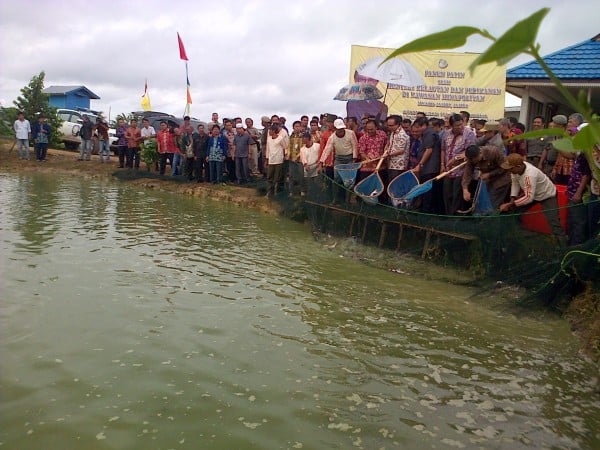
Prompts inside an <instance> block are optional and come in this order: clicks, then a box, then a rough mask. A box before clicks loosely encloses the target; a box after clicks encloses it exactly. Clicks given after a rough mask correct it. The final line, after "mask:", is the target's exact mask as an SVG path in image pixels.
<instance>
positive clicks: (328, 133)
mask: <svg viewBox="0 0 600 450" xmlns="http://www.w3.org/2000/svg"><path fill="white" fill-rule="evenodd" d="M332 134H333V131H331V130H330V129H329V128H328V129H327V130H325V131H321V141H320V142H319V147H321V148H320V152H319V161H320V160H321V156H323V151H324V150H325V146H326V145H327V141H328V140H329V137H330V136H331V135H332ZM324 166H326V167H331V166H333V152H331V153H330V154H329V157H328V158H327V160H326V161H325V164H324Z"/></svg>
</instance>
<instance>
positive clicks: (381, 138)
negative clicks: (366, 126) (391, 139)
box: [358, 130, 388, 171]
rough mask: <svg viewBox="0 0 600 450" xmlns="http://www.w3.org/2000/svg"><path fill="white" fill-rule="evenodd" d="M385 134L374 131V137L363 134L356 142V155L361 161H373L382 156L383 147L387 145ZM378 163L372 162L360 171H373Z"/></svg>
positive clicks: (380, 131)
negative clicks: (357, 154)
mask: <svg viewBox="0 0 600 450" xmlns="http://www.w3.org/2000/svg"><path fill="white" fill-rule="evenodd" d="M387 140H388V138H387V134H385V131H382V130H376V131H375V135H374V136H370V135H369V133H366V132H365V133H364V134H363V135H362V137H361V138H360V140H359V141H358V153H359V156H360V159H361V160H363V161H364V160H367V159H375V158H379V157H380V156H381V155H383V152H384V150H385V146H386V144H387ZM377 163H378V161H377V162H376V161H373V162H372V163H370V164H366V165H363V167H361V168H360V169H361V170H363V171H365V170H367V171H368V170H373V169H375V166H377Z"/></svg>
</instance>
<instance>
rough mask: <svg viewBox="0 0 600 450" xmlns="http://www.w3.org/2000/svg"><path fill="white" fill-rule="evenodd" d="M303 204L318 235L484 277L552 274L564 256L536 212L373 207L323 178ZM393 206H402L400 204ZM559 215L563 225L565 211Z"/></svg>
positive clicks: (312, 185) (591, 245)
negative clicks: (389, 250)
mask: <svg viewBox="0 0 600 450" xmlns="http://www.w3.org/2000/svg"><path fill="white" fill-rule="evenodd" d="M339 190H345V191H346V195H345V196H342V195H335V198H334V193H336V192H339ZM305 199H306V201H305V207H306V214H307V216H308V218H309V220H310V221H311V223H312V224H313V226H314V227H316V228H317V229H318V230H319V231H321V232H325V233H330V234H338V235H346V236H354V237H358V238H359V239H360V241H361V242H363V243H366V244H375V245H378V246H380V247H386V248H392V249H397V250H399V251H403V252H408V253H415V254H420V255H421V256H422V257H424V258H431V259H443V261H445V262H450V263H453V264H458V265H459V266H463V267H468V268H476V267H477V268H480V269H482V270H483V272H484V273H485V274H487V275H494V276H504V277H508V278H513V277H514V278H519V277H520V276H525V274H526V273H529V272H531V271H536V272H537V271H538V269H540V267H543V266H544V265H545V264H546V263H547V262H552V267H553V269H552V270H554V269H555V268H556V267H558V265H559V262H560V259H561V258H562V255H564V254H565V253H566V251H567V250H566V249H560V248H559V247H558V245H557V243H556V241H555V239H554V237H553V236H552V235H551V234H549V228H548V225H547V223H546V219H545V216H544V215H543V213H542V212H541V210H539V209H536V208H535V207H534V208H532V211H531V212H526V213H524V214H498V213H496V212H492V213H491V214H478V213H477V212H478V209H477V208H474V212H473V213H472V214H466V215H465V214H462V215H454V216H450V215H437V214H427V213H422V212H419V211H416V210H413V209H410V208H403V207H394V206H391V205H389V204H388V203H387V202H386V201H385V200H383V199H382V198H381V196H380V198H379V202H378V203H375V204H373V202H368V201H364V199H363V198H361V196H360V195H356V193H354V192H353V191H352V190H351V189H346V188H345V187H344V186H343V185H339V184H337V183H336V182H334V181H333V180H331V179H330V178H328V177H326V176H324V175H322V176H320V177H317V178H315V179H314V180H312V182H311V183H309V186H308V190H307V194H306V197H305ZM392 200H393V199H392ZM397 204H398V205H400V206H402V202H397ZM558 210H559V215H560V217H561V222H563V225H564V224H565V223H566V216H567V207H566V206H561V207H559V208H558ZM536 230H537V231H536ZM596 245H597V239H596V240H592V241H591V242H588V243H587V244H585V247H586V248H587V249H590V248H591V249H593V248H595V246H596ZM542 272H544V271H543V270H542ZM552 275H553V273H543V274H539V275H538V276H539V277H540V279H539V280H538V281H540V283H542V282H544V281H545V280H547V279H548V278H549V277H551V276H552Z"/></svg>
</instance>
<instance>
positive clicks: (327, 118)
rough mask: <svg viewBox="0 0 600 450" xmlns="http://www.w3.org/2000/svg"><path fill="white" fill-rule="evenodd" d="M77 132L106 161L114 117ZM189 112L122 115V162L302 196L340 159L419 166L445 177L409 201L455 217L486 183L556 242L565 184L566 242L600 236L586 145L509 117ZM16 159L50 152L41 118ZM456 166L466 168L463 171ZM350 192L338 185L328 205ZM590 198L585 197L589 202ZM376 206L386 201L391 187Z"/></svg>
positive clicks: (539, 120)
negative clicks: (563, 142)
mask: <svg viewBox="0 0 600 450" xmlns="http://www.w3.org/2000/svg"><path fill="white" fill-rule="evenodd" d="M83 117H84V118H83V124H82V126H81V130H80V138H81V145H80V155H79V160H86V161H89V160H90V159H91V153H92V148H93V142H92V139H93V136H94V134H96V135H97V136H98V140H99V143H100V145H99V148H100V150H99V157H100V161H101V162H109V161H110V148H109V140H108V125H107V124H106V122H104V121H103V120H102V118H100V120H99V121H98V122H97V124H95V125H94V124H92V123H91V121H90V120H89V118H87V117H86V116H83ZM190 120H191V119H190V117H188V116H186V117H184V120H183V123H182V125H180V126H179V127H176V128H174V127H170V126H169V124H168V122H166V121H163V122H161V124H160V129H159V131H158V132H156V130H154V128H153V127H152V126H150V124H149V122H148V120H147V119H143V120H142V128H138V127H137V120H135V119H133V120H131V121H130V123H129V124H128V125H127V124H126V123H125V121H124V120H123V119H119V121H118V124H117V128H116V137H117V148H118V161H119V168H129V169H134V168H139V165H140V149H141V147H142V146H143V145H144V143H145V142H148V141H149V140H155V141H156V144H157V149H158V153H159V162H158V167H159V171H160V174H161V175H164V174H165V171H166V166H167V165H170V166H171V176H179V175H184V176H185V177H186V178H187V179H188V180H189V181H195V182H197V183H202V182H211V183H214V184H217V183H224V182H229V183H236V184H246V183H249V182H251V181H252V180H254V179H256V177H264V178H265V179H266V180H267V184H268V188H267V193H266V196H267V197H271V196H273V195H276V194H279V193H281V192H284V191H286V192H287V194H288V195H289V196H296V195H301V196H303V195H305V193H306V192H307V189H308V186H309V183H311V182H314V180H315V179H316V178H317V176H318V175H319V174H320V173H323V174H324V175H325V176H327V177H329V178H331V179H332V180H334V181H335V182H336V183H335V184H334V191H335V189H336V187H337V186H339V185H341V184H342V182H341V179H340V176H339V173H337V171H336V166H337V165H339V164H347V163H351V162H364V163H363V164H362V165H361V167H360V169H359V171H358V174H357V182H358V181H360V180H361V179H364V178H366V177H367V176H368V175H370V174H371V173H373V171H374V170H375V167H376V166H377V164H378V162H379V160H381V159H384V161H385V165H383V168H382V169H381V176H382V178H383V181H384V183H385V185H386V186H387V185H388V184H389V183H390V182H391V181H392V180H393V179H394V178H395V177H397V176H398V175H400V174H402V173H404V172H405V171H408V170H410V171H412V172H413V173H414V174H415V176H416V177H417V179H418V181H419V182H420V183H424V182H426V181H428V180H431V179H433V178H435V177H437V176H438V175H440V174H444V173H446V172H447V173H446V174H445V176H444V177H443V179H442V180H440V181H434V182H433V188H432V189H431V190H430V191H428V192H427V193H426V194H425V195H423V196H422V197H421V198H418V199H417V200H416V201H415V202H414V203H413V205H412V207H413V209H416V210H419V211H422V212H425V213H431V214H450V215H454V214H458V213H460V212H461V211H464V210H469V203H470V202H472V201H473V194H474V186H475V185H476V183H477V182H478V180H481V182H484V183H486V186H487V190H488V192H489V195H490V199H491V203H492V205H493V207H494V209H496V210H497V211H500V212H507V211H524V210H526V209H528V208H530V207H531V206H533V205H534V204H538V203H540V204H541V205H542V207H543V209H544V211H545V214H546V216H547V218H548V222H549V224H550V226H551V228H552V231H553V234H554V235H555V237H556V239H557V241H558V242H559V243H560V244H561V245H564V244H566V242H567V236H565V234H564V232H563V230H562V228H561V227H560V222H559V220H558V213H557V207H558V204H557V189H556V185H564V186H565V190H566V196H567V200H568V202H569V209H568V216H569V221H568V223H569V232H568V243H569V244H571V245H574V244H579V243H582V242H584V241H585V240H586V239H588V238H589V237H591V236H594V235H595V233H597V229H598V222H599V220H600V205H599V204H598V202H597V201H596V202H593V200H598V196H599V195H600V186H599V184H598V182H597V181H596V180H594V179H593V178H592V176H591V171H590V167H589V164H588V161H587V159H586V158H585V157H584V155H582V154H581V153H566V152H561V151H558V150H557V149H556V148H555V147H554V146H553V145H552V142H553V138H552V137H550V136H542V137H538V138H535V139H527V140H525V139H514V137H515V136H516V135H519V134H522V133H523V132H524V131H525V130H526V127H525V126H524V125H523V124H520V123H518V121H517V120H516V119H514V118H502V119H499V120H498V121H484V120H480V119H471V118H470V114H469V113H468V111H460V112H458V113H448V114H447V115H446V116H445V117H444V118H427V117H426V116H425V114H424V113H417V115H416V119H415V120H414V121H411V120H410V119H408V118H402V117H401V116H399V115H390V116H389V117H387V118H386V119H385V120H384V121H379V120H378V119H377V118H376V117H372V116H370V115H369V114H368V113H367V114H364V115H363V117H361V118H360V120H359V118H356V117H345V118H342V117H338V116H336V115H334V114H321V115H320V116H313V117H312V118H309V116H307V115H303V116H301V117H300V119H299V120H297V121H294V122H293V123H292V127H291V130H292V131H291V132H290V131H289V129H288V127H286V119H285V117H280V116H278V115H272V116H271V117H269V116H263V117H261V126H262V129H258V128H256V127H254V121H253V120H252V119H251V118H246V119H245V120H242V118H241V117H235V118H233V119H229V118H226V119H223V121H222V123H221V122H220V121H219V115H218V113H213V114H212V116H211V120H210V121H209V122H208V123H207V124H206V126H205V125H204V124H200V125H198V126H197V128H196V129H194V128H193V126H192V125H191V123H190ZM585 125H586V124H585V123H584V122H583V116H582V115H581V114H579V113H574V114H571V115H570V116H569V117H567V116H565V115H562V114H558V115H555V116H553V117H552V120H551V122H550V123H549V126H550V127H552V128H563V129H565V130H566V131H568V132H569V133H570V134H572V135H573V134H575V133H577V132H578V131H579V130H580V129H581V128H582V127H583V126H585ZM545 127H546V123H545V119H544V117H542V116H536V117H534V118H533V120H532V123H531V130H542V129H544V128H545ZM13 128H14V131H15V135H16V139H17V141H16V143H17V144H18V154H19V158H20V159H29V140H30V139H32V138H33V139H34V142H35V149H36V159H37V160H38V161H45V160H46V150H47V146H48V140H49V139H48V138H49V136H50V131H51V130H50V127H49V125H48V124H47V123H45V119H44V117H43V116H40V117H39V118H38V121H37V122H36V123H35V124H34V126H33V128H32V127H31V125H30V123H29V121H28V120H27V119H25V117H24V115H23V113H19V114H18V118H17V120H16V121H15V123H14V126H13ZM459 166H460V167H459ZM343 195H344V192H343V191H342V190H341V189H337V193H336V192H333V197H332V198H333V201H337V200H340V197H341V196H343ZM586 195H589V199H590V200H592V202H589V203H588V204H587V205H586V204H585V203H584V202H583V199H584V197H585V196H586ZM380 202H382V203H387V202H389V199H388V198H387V196H386V195H385V189H384V194H383V195H382V196H381V197H380Z"/></svg>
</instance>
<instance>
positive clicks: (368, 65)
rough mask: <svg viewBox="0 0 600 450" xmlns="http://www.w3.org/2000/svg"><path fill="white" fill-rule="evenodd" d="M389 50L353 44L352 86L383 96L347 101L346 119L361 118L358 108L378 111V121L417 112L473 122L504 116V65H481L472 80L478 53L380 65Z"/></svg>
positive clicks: (409, 57)
mask: <svg viewBox="0 0 600 450" xmlns="http://www.w3.org/2000/svg"><path fill="white" fill-rule="evenodd" d="M392 51H393V49H389V48H378V47H363V46H359V45H353V46H352V56H351V60H350V83H351V84H352V83H358V82H361V83H365V82H366V83H369V84H373V85H376V86H377V87H378V88H379V90H380V91H381V93H383V94H384V97H383V98H381V99H379V100H374V99H369V100H351V101H349V102H348V115H354V116H356V117H358V118H359V119H360V118H361V117H360V116H359V114H360V115H361V116H362V114H364V113H363V112H361V111H362V110H364V112H367V113H368V114H372V115H377V109H378V107H379V108H380V109H379V113H380V117H381V118H383V117H385V116H386V115H391V114H400V115H401V116H402V117H404V118H409V119H414V118H415V116H416V114H417V112H421V111H422V112H424V113H425V114H426V115H427V117H438V118H443V117H444V116H446V115H448V114H449V113H456V112H459V111H463V110H466V111H468V112H469V113H470V114H471V118H474V119H485V120H497V119H499V118H501V117H504V93H505V89H504V88H505V80H506V66H505V65H502V66H499V65H497V64H496V63H490V64H485V65H482V66H479V67H477V69H475V71H474V72H473V75H472V76H471V74H470V73H469V69H468V68H469V65H470V64H471V63H472V62H473V61H474V60H475V59H476V58H477V57H478V56H479V54H477V53H454V52H419V53H409V54H406V55H401V56H399V57H396V58H393V59H392V60H390V62H386V63H383V64H381V65H380V64H379V63H380V62H381V61H382V60H383V59H384V58H385V57H387V55H389V54H390V53H392ZM376 77H377V78H376ZM361 103H362V104H363V105H362V106H363V107H362V108H361V105H360V104H361ZM374 112H375V113H374Z"/></svg>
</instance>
